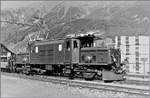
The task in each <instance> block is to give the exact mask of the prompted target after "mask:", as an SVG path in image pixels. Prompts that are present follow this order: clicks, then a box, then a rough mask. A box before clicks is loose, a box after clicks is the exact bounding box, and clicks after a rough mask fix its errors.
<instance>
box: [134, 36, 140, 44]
mask: <svg viewBox="0 0 150 98" xmlns="http://www.w3.org/2000/svg"><path fill="white" fill-rule="evenodd" d="M135 45H139V38H138V37H136V38H135Z"/></svg>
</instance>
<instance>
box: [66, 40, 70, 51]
mask: <svg viewBox="0 0 150 98" xmlns="http://www.w3.org/2000/svg"><path fill="white" fill-rule="evenodd" d="M66 44H67V45H66V48H67V50H69V51H70V46H71V45H70V41H67V43H66Z"/></svg>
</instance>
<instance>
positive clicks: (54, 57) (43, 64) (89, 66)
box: [15, 34, 125, 81]
mask: <svg viewBox="0 0 150 98" xmlns="http://www.w3.org/2000/svg"><path fill="white" fill-rule="evenodd" d="M100 40H101V41H102V42H101V43H100ZM98 42H99V43H98ZM98 44H99V45H98ZM17 56H19V55H17ZM19 61H20V60H19ZM16 65H18V64H17V63H16ZM16 65H15V66H16ZM19 65H20V64H19ZM22 65H23V66H24V67H25V68H24V69H26V73H28V74H30V73H32V74H33V73H34V74H49V75H50V74H51V75H60V76H61V75H62V76H69V77H70V78H74V77H82V78H84V79H95V78H97V79H102V80H104V81H113V80H123V79H124V75H125V71H124V70H122V64H121V54H120V50H119V49H115V48H112V47H108V46H107V45H105V42H104V41H103V39H102V38H99V37H96V36H94V35H90V34H87V35H84V36H74V37H67V38H65V39H57V40H42V41H34V42H30V43H29V44H28V55H27V57H26V60H24V63H22Z"/></svg>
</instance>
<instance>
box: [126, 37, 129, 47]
mask: <svg viewBox="0 0 150 98" xmlns="http://www.w3.org/2000/svg"><path fill="white" fill-rule="evenodd" d="M128 44H129V37H128V36H126V45H128Z"/></svg>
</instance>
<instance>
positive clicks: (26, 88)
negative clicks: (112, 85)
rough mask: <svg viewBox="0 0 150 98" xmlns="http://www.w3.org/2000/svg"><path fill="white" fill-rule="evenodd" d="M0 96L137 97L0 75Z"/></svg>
mask: <svg viewBox="0 0 150 98" xmlns="http://www.w3.org/2000/svg"><path fill="white" fill-rule="evenodd" d="M1 97H32V98H33V97H38V98H39V97H40V98H41V97H42V98H43V97H83V98H84V97H127V98H128V97H135V98H136V97H138V96H134V95H132V96H131V95H130V96H129V95H127V94H124V93H120V92H118V93H116V92H110V91H102V90H94V89H88V88H80V87H69V85H63V84H53V83H49V82H42V81H36V80H27V79H21V78H19V77H18V78H16V77H11V76H4V75H2V76H1Z"/></svg>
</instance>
